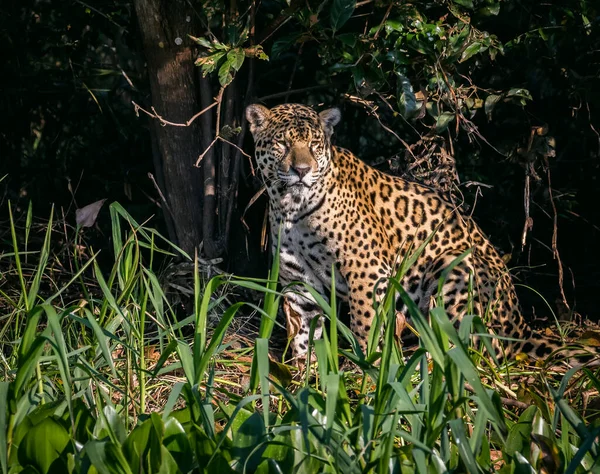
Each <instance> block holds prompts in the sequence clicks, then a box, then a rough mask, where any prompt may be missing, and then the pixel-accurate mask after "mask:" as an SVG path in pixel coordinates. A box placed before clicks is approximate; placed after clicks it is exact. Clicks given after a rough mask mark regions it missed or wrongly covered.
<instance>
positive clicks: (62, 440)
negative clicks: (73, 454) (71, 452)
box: [18, 417, 71, 474]
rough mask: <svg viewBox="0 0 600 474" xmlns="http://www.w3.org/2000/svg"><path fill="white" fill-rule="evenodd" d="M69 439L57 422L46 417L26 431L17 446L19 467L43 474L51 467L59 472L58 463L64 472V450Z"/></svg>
mask: <svg viewBox="0 0 600 474" xmlns="http://www.w3.org/2000/svg"><path fill="white" fill-rule="evenodd" d="M70 442H71V437H70V436H69V433H68V432H67V430H66V429H65V427H64V426H63V425H62V424H61V423H59V422H58V421H57V420H55V419H53V418H50V417H47V418H44V419H43V420H42V421H40V422H39V423H37V424H36V425H34V426H33V427H32V428H31V429H29V430H28V431H27V433H26V434H25V436H24V437H23V439H22V440H21V443H20V444H19V451H18V458H19V463H20V464H21V466H33V467H35V468H36V469H37V471H38V472H40V473H42V474H45V473H47V472H48V471H49V470H50V467H51V466H52V468H53V470H54V472H59V470H57V469H59V467H58V466H57V464H55V463H58V464H60V465H64V471H63V472H66V450H67V448H69V447H70Z"/></svg>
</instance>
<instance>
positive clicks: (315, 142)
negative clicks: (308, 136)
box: [310, 140, 321, 149]
mask: <svg viewBox="0 0 600 474" xmlns="http://www.w3.org/2000/svg"><path fill="white" fill-rule="evenodd" d="M319 145H321V142H320V141H319V140H313V141H312V142H310V147H311V148H313V149H314V148H318V147H319Z"/></svg>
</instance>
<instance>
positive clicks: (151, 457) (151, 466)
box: [123, 413, 164, 472]
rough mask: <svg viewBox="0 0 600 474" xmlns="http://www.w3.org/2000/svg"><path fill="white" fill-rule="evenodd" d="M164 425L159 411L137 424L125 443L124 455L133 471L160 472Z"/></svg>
mask: <svg viewBox="0 0 600 474" xmlns="http://www.w3.org/2000/svg"><path fill="white" fill-rule="evenodd" d="M163 436H164V425H163V422H162V419H161V418H160V416H159V415H158V414H157V413H152V414H151V415H150V418H148V419H147V420H146V421H144V422H143V423H142V424H141V425H138V426H136V427H135V428H134V429H133V431H132V432H131V433H130V434H129V436H128V437H127V440H126V441H125V443H124V444H123V455H124V456H125V459H127V461H128V462H129V465H130V466H131V470H132V471H133V472H142V471H144V470H149V472H158V471H159V469H160V466H161V464H162V453H161V449H160V448H161V446H162V440H163Z"/></svg>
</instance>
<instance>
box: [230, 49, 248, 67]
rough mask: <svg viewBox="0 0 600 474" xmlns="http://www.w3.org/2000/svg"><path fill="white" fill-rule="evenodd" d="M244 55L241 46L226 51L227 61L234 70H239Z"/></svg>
mask: <svg viewBox="0 0 600 474" xmlns="http://www.w3.org/2000/svg"><path fill="white" fill-rule="evenodd" d="M245 57H246V55H245V54H244V50H243V49H242V48H235V49H232V50H231V51H229V52H228V53H227V61H228V62H229V63H230V64H231V67H232V68H233V69H234V70H235V71H239V70H240V68H241V67H242V64H244V59H245Z"/></svg>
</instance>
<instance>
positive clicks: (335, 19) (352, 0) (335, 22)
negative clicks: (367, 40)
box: [329, 0, 356, 32]
mask: <svg viewBox="0 0 600 474" xmlns="http://www.w3.org/2000/svg"><path fill="white" fill-rule="evenodd" d="M355 8H356V0H333V5H331V11H330V12H329V22H330V24H331V28H333V31H334V32H336V31H338V30H339V29H340V28H341V27H342V26H344V24H345V23H346V22H347V21H348V20H349V19H350V17H351V16H352V13H354V9H355Z"/></svg>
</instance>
